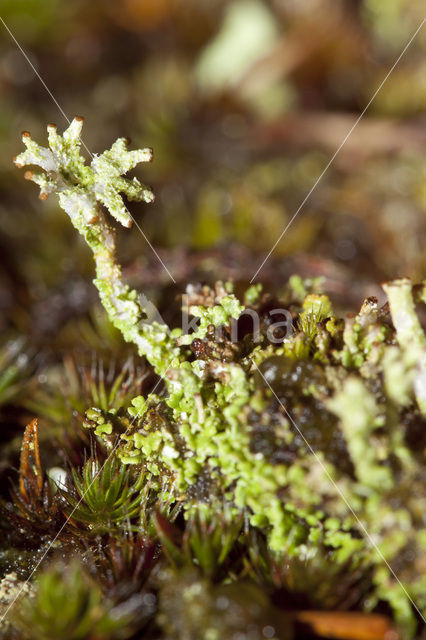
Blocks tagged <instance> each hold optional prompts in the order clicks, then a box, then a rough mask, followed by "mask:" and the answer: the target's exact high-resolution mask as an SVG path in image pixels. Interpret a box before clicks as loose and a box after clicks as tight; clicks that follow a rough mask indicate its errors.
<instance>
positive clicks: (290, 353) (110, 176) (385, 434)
mask: <svg viewBox="0 0 426 640" xmlns="http://www.w3.org/2000/svg"><path fill="white" fill-rule="evenodd" d="M80 131H81V121H79V120H74V121H73V123H72V125H71V126H70V128H69V129H68V130H67V131H66V132H65V133H64V135H63V136H62V137H61V136H59V135H58V134H57V133H56V130H55V129H53V128H51V127H50V128H49V144H50V149H46V148H44V147H40V146H39V145H37V144H36V143H35V142H33V141H32V140H31V138H30V137H29V135H28V134H26V135H25V136H24V142H25V144H26V147H27V150H26V151H25V152H24V153H23V154H21V155H20V156H18V158H17V160H16V163H17V164H18V166H23V165H26V164H32V165H38V166H39V167H41V169H42V170H43V172H42V173H39V174H31V175H30V176H29V177H31V179H32V180H34V181H35V182H36V183H37V184H39V186H40V188H41V194H42V195H43V197H44V196H46V195H47V194H48V193H51V192H56V193H58V194H59V199H60V204H61V206H62V207H63V208H64V210H65V211H66V213H67V214H68V215H69V216H70V218H71V220H72V222H73V224H74V226H75V227H76V228H77V229H78V231H79V232H80V233H81V234H82V235H83V237H84V238H85V239H86V241H87V243H88V245H89V246H90V248H91V249H92V251H93V254H94V258H95V264H96V279H95V284H96V286H97V287H98V290H99V293H100V297H101V300H102V303H103V305H104V306H105V308H106V310H107V312H108V315H109V317H110V319H111V321H112V322H113V324H114V325H115V326H116V327H117V328H119V329H120V331H121V332H122V334H123V337H124V339H125V340H126V341H128V342H131V343H133V344H135V345H136V347H137V348H138V351H139V354H140V355H142V356H145V357H146V359H147V360H148V362H149V363H150V364H151V365H152V367H153V368H154V370H155V371H156V372H157V373H158V374H160V375H162V376H163V377H164V386H165V394H164V395H162V396H161V397H159V396H155V395H147V396H141V395H138V396H137V397H136V398H135V399H134V401H133V405H132V407H131V408H130V409H129V410H128V411H127V412H124V411H123V412H122V413H120V412H114V411H110V412H103V411H100V410H96V408H94V409H93V410H91V411H90V412H88V413H87V416H86V417H87V426H91V427H92V428H94V430H95V433H96V435H97V436H98V437H99V438H100V439H102V440H104V441H105V442H106V443H107V444H108V446H109V447H111V446H112V442H118V448H117V452H118V455H119V457H120V458H121V460H122V462H123V463H126V464H132V465H136V466H137V467H138V466H140V467H143V468H144V469H145V470H146V471H147V472H148V474H150V475H151V476H152V477H153V478H156V479H157V480H158V482H160V480H161V479H162V478H164V477H165V478H167V482H168V483H170V485H172V486H173V492H174V494H173V495H174V497H175V499H176V500H178V502H179V503H181V504H183V506H184V508H185V511H186V514H187V516H191V514H193V513H194V512H198V511H199V510H200V509H201V510H202V511H203V513H205V512H210V513H213V512H214V511H215V510H216V509H217V508H218V504H223V503H226V505H227V510H228V513H229V514H231V516H232V514H234V515H235V516H236V515H237V514H241V513H244V515H245V516H246V518H247V521H248V522H250V524H251V526H252V527H256V528H257V529H259V530H260V531H261V532H262V535H265V536H266V539H267V541H268V547H269V550H270V552H271V553H272V554H273V555H274V557H275V559H276V560H278V561H279V560H280V559H283V557H284V556H285V557H286V561H287V559H288V558H295V559H297V560H298V561H300V562H301V563H306V562H307V561H308V560H310V559H311V560H312V559H313V558H316V557H318V556H319V555H320V550H321V553H322V551H323V550H324V549H327V553H332V556H330V557H332V562H333V563H334V564H337V565H338V566H339V567H340V568H342V567H345V570H347V571H350V570H352V569H354V568H360V567H363V568H365V567H367V568H369V570H370V571H371V573H372V575H373V582H374V584H375V585H376V590H375V592H374V594H372V595H371V597H370V604H371V603H373V604H374V602H375V601H377V599H379V598H381V599H385V600H388V601H389V603H390V604H391V605H392V607H393V608H394V611H395V614H396V616H397V617H398V620H399V622H400V623H403V624H404V625H405V628H406V629H407V630H408V631H406V633H407V634H409V633H410V626H411V623H412V621H413V619H414V617H413V610H412V607H411V604H410V600H409V598H408V597H407V592H408V593H409V594H410V595H411V597H412V598H413V599H415V600H417V601H418V603H419V604H418V606H425V605H426V603H425V602H424V600H422V596H421V593H422V587H423V586H424V582H422V580H423V578H422V571H421V567H422V563H424V562H425V561H426V540H425V537H426V535H425V531H426V522H425V515H424V514H425V513H426V504H425V498H423V497H422V495H423V493H422V488H421V487H422V482H421V478H422V473H421V466H420V463H419V456H418V451H416V447H417V448H418V447H422V446H424V444H425V440H424V439H423V440H422V441H421V442H420V443H416V445H415V446H413V442H412V440H413V436H412V430H413V429H414V430H415V428H416V424H417V423H416V421H418V420H422V416H421V412H422V411H423V412H424V413H426V397H425V396H426V392H425V387H426V384H425V369H426V357H425V353H426V347H425V337H424V333H423V330H422V328H421V325H420V321H419V319H418V316H417V314H416V308H415V302H414V297H413V291H412V285H411V283H410V281H408V280H398V281H395V282H394V283H388V284H387V285H385V291H386V293H387V295H388V298H389V307H390V311H389V309H387V308H386V307H379V306H378V303H377V300H375V299H373V298H368V299H367V300H366V301H365V302H364V304H363V305H362V308H361V310H360V312H359V313H358V314H357V315H352V316H348V317H346V318H345V319H344V320H343V319H341V318H338V317H336V316H335V315H334V311H333V308H332V304H331V301H330V299H329V298H328V297H327V296H326V295H325V294H323V293H321V291H320V290H319V287H320V285H319V282H318V281H316V280H311V281H303V280H302V279H301V278H300V277H298V276H293V277H292V278H291V281H290V283H289V285H288V286H287V288H286V293H285V295H286V300H287V302H288V303H289V305H290V307H291V314H290V317H291V318H293V327H294V328H293V331H292V332H289V333H288V334H287V335H285V336H283V337H282V338H281V339H280V340H279V341H278V343H273V342H272V341H271V340H270V339H269V338H268V331H267V329H268V326H269V325H268V323H269V321H270V317H268V315H267V314H266V316H265V314H264V315H263V316H262V313H264V312H263V311H262V293H261V288H260V287H258V286H254V287H250V289H249V290H248V291H247V292H246V296H245V302H246V304H247V305H250V306H251V309H252V310H254V311H257V312H259V316H261V317H262V321H261V324H260V337H259V339H257V340H254V339H252V338H251V337H250V335H247V334H245V335H244V336H243V337H239V336H238V331H237V337H236V341H237V343H238V344H237V347H238V348H237V349H235V350H234V351H233V353H232V358H231V359H230V360H231V361H229V360H226V358H222V359H220V358H219V357H217V355H216V353H220V350H219V349H218V350H217V351H215V350H214V349H213V350H210V351H206V352H204V353H203V354H202V355H204V357H203V358H202V357H199V356H200V353H201V352H200V349H201V348H202V346H203V345H200V344H198V351H197V349H194V345H195V344H196V342H195V341H197V343H202V342H203V340H204V341H205V339H206V337H207V336H208V337H209V340H212V341H214V338H213V337H211V336H210V334H211V332H210V329H211V328H213V330H215V331H216V330H217V331H218V336H220V339H221V340H228V341H230V340H231V337H230V336H231V328H232V327H231V325H232V324H235V323H237V324H238V322H239V320H238V319H239V318H240V317H241V314H242V312H243V311H244V310H245V308H246V307H245V305H244V304H242V303H241V302H240V301H239V300H238V298H237V297H236V296H235V295H234V294H233V293H232V290H231V288H230V287H229V286H223V285H220V286H217V287H216V293H214V295H213V294H211V295H210V294H208V292H207V293H206V294H205V295H204V294H203V295H204V298H206V300H207V302H205V303H203V296H201V301H200V302H199V303H197V304H190V305H189V309H188V311H189V313H190V314H191V315H193V316H196V317H198V318H199V325H198V327H197V328H196V329H195V330H194V331H193V333H190V334H186V335H181V332H180V331H179V330H177V331H176V330H175V331H170V330H169V329H168V327H167V326H165V325H163V324H160V323H152V324H149V323H148V322H146V321H145V311H144V308H143V305H141V302H140V299H139V297H138V294H137V292H136V291H134V290H132V289H130V288H129V287H128V286H127V285H126V284H125V283H124V282H123V279H122V274H121V269H120V266H119V264H118V262H117V260H116V256H115V240H114V233H113V231H112V229H111V227H110V226H109V224H108V222H107V221H106V219H105V214H104V212H103V210H102V208H101V206H100V204H102V205H104V206H105V207H106V208H107V209H108V210H109V212H110V213H111V215H112V216H113V217H114V218H116V219H117V220H118V221H119V222H121V223H122V224H124V225H125V226H128V224H129V220H130V218H129V215H128V213H127V210H126V209H125V207H124V204H123V200H122V197H121V195H120V194H122V193H124V194H125V195H126V196H127V197H128V198H129V199H143V200H145V201H149V200H150V199H152V198H151V194H150V192H149V191H148V190H147V189H146V188H145V187H143V186H142V185H141V184H140V183H139V182H138V181H136V180H135V179H133V180H132V181H128V180H126V179H125V178H123V177H122V174H123V173H126V172H127V171H128V170H129V169H131V168H133V167H134V166H135V165H136V164H137V163H139V162H141V161H146V160H149V159H150V152H149V151H147V150H142V151H130V152H129V151H127V149H126V144H125V141H124V140H122V139H120V140H118V141H117V142H116V143H115V144H114V145H113V146H112V147H111V149H110V150H109V151H106V152H104V153H103V154H101V155H100V156H97V157H95V158H94V159H93V161H92V163H91V165H90V166H86V165H85V163H84V159H83V158H82V156H81V155H80V153H79V144H80V142H79V135H80ZM217 292H219V293H220V295H219V294H218V293H217ZM197 295H198V294H197ZM416 295H418V294H416ZM193 297H194V299H197V296H196V295H195V294H194V296H193ZM199 297H200V296H199ZM419 299H421V295H420V296H419ZM237 328H238V327H237ZM218 339H219V338H218ZM208 347H209V348H210V346H209V345H208ZM413 425H414V426H413ZM157 480H155V481H157ZM342 496H344V499H343V498H342ZM355 514H356V515H355ZM366 530H367V531H368V532H369V534H370V536H371V537H368V536H366V533H365V531H366ZM372 540H373V541H374V545H372V544H371V541H372ZM377 549H380V553H379V552H378V550H377ZM407 550H408V551H407ZM409 551H410V552H409ZM383 557H384V558H385V559H386V562H387V563H389V566H388V565H387V564H386V563H385V562H384V561H383ZM401 558H403V560H401ZM393 566H395V567H396V569H395V571H396V570H398V572H400V574H401V581H402V582H403V585H404V587H405V589H406V590H407V592H406V591H404V589H402V588H401V585H400V584H399V583H398V582H397V581H396V580H395V577H394V575H393V574H392V573H391V572H390V570H389V567H391V568H392V567H393ZM423 566H424V565H423Z"/></svg>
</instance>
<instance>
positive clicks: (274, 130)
mask: <svg viewBox="0 0 426 640" xmlns="http://www.w3.org/2000/svg"><path fill="white" fill-rule="evenodd" d="M0 9H1V10H0V16H1V17H2V19H3V20H4V21H5V23H6V24H7V25H8V27H9V28H10V30H11V31H12V33H13V34H14V36H15V38H16V39H17V41H18V42H19V44H20V45H21V46H22V47H23V49H24V50H25V52H26V53H27V54H28V56H29V58H30V60H31V63H32V64H33V65H34V67H35V69H36V70H37V71H38V73H39V74H40V75H41V77H42V78H43V80H44V81H45V82H46V84H47V86H48V87H49V89H50V90H51V92H52V93H53V95H54V97H55V99H56V100H57V102H58V103H59V104H60V105H61V107H62V108H63V110H64V111H65V112H66V114H67V115H68V116H69V117H70V118H72V116H73V115H75V114H79V115H84V116H85V127H84V130H83V133H84V142H85V144H86V145H87V147H88V148H89V149H90V150H91V151H92V152H93V153H96V152H101V151H103V150H104V149H105V148H106V147H108V146H109V145H110V144H111V143H112V142H113V141H114V140H115V139H116V137H118V136H126V137H130V138H131V140H132V145H133V146H134V147H140V146H150V147H153V149H154V154H155V159H154V162H153V163H152V164H151V165H147V166H142V167H140V168H139V169H138V171H137V175H138V176H139V177H140V178H141V179H142V180H143V181H145V182H146V183H147V184H149V185H150V186H152V187H153V189H154V191H155V193H156V201H155V203H154V204H152V205H135V204H132V205H131V207H130V208H131V212H132V214H133V215H134V217H135V218H136V219H137V221H138V223H139V224H140V226H141V228H142V229H143V231H144V233H145V234H146V236H147V237H148V238H149V239H150V241H151V242H152V244H153V245H154V246H155V247H156V249H157V250H158V252H159V254H160V255H161V257H162V259H163V260H164V262H165V264H166V265H167V267H168V269H169V270H170V272H171V273H172V274H173V276H174V278H175V279H176V281H177V284H176V285H173V284H172V282H171V280H170V278H169V276H168V275H167V273H166V272H165V270H164V269H163V268H162V266H161V264H160V263H159V261H158V260H157V258H156V257H155V256H154V254H153V252H152V251H151V250H150V248H149V247H148V246H147V243H146V242H145V240H144V239H143V237H142V236H141V234H140V233H139V232H138V230H137V229H136V228H135V227H134V228H133V230H132V232H128V231H120V232H119V247H120V258H121V260H122V262H123V264H124V265H125V270H126V275H127V277H128V279H129V281H130V282H131V283H132V284H134V285H136V286H138V287H140V288H141V289H143V290H144V291H145V292H146V293H148V295H149V296H151V297H152V299H153V300H154V301H155V302H156V304H157V305H158V306H159V307H160V309H161V311H162V313H163V315H164V317H165V318H166V319H169V317H168V316H172V315H173V313H174V312H172V311H171V310H170V307H171V306H172V305H171V302H173V299H174V297H175V296H176V295H177V293H178V292H179V291H182V290H183V289H184V287H185V285H186V283H187V282H188V281H191V280H200V279H201V280H206V281H209V280H214V279H216V278H218V277H219V278H226V277H232V278H234V279H235V280H236V281H237V282H240V283H243V284H244V283H247V282H248V281H249V280H250V278H251V277H252V276H253V274H254V273H255V271H256V270H257V268H258V267H259V266H260V264H261V262H262V260H263V258H264V257H265V255H266V253H267V252H268V251H269V250H270V248H271V247H272V245H273V244H274V242H275V241H276V239H277V237H278V236H279V234H280V233H281V231H282V230H283V229H284V227H285V226H286V224H287V223H288V222H289V220H290V219H291V217H292V215H293V214H294V213H295V211H296V210H297V208H298V206H299V205H300V203H301V202H302V201H303V199H304V198H305V196H306V194H307V193H308V191H309V190H310V188H311V187H312V185H313V184H314V182H315V181H316V179H317V177H318V176H319V175H320V174H321V172H322V170H323V169H324V168H325V166H326V165H327V163H328V161H329V159H330V157H331V156H332V154H333V153H334V151H335V150H336V149H337V147H338V146H339V144H340V143H341V141H342V140H343V138H344V137H345V135H346V133H347V132H348V131H349V129H350V128H351V126H352V124H353V123H354V122H355V120H356V118H357V117H358V115H359V114H360V113H361V112H362V110H363V108H364V107H365V105H366V104H367V103H368V101H369V99H370V97H371V96H372V95H373V94H374V92H375V90H376V89H377V87H378V86H379V84H380V83H381V82H382V80H383V78H384V77H385V75H386V73H387V72H388V70H389V69H390V67H391V66H392V64H393V63H394V61H395V60H396V58H397V57H398V55H399V54H400V52H401V51H402V49H403V48H404V46H405V44H406V43H407V42H408V40H409V39H410V37H411V36H412V35H413V33H414V32H415V30H416V29H417V27H418V26H419V24H420V23H421V21H422V19H423V18H424V17H425V15H424V13H425V5H424V2H423V0H386V2H383V1H382V0H303V2H302V1H298V0H264V1H262V0H226V1H225V0H120V2H117V0H91V1H90V2H87V0H72V2H64V1H62V0H42V1H41V0H1V2H0ZM425 113H426V27H424V28H423V29H422V30H421V31H420V32H419V34H418V35H417V37H416V38H415V40H414V42H413V43H412V44H411V46H410V47H409V49H408V50H407V52H406V54H405V55H404V57H403V59H402V60H401V62H400V63H399V64H398V66H397V68H396V69H395V71H394V72H393V73H392V74H391V76H390V77H389V79H388V80H387V82H386V84H385V85H384V86H383V88H382V89H381V91H380V92H379V94H378V95H377V97H376V99H375V100H374V102H373V104H372V105H371V107H370V108H369V110H368V112H367V113H366V115H365V116H364V117H363V119H362V121H361V122H360V124H359V125H358V126H357V128H356V129H355V131H354V132H353V134H352V135H351V137H350V138H349V140H348V141H347V143H346V144H345V146H344V147H343V149H342V151H341V152H340V154H339V155H338V157H337V158H336V160H335V162H334V163H333V165H332V166H331V167H330V169H329V170H328V171H327V173H326V175H325V176H324V178H323V179H322V180H321V182H320V183H319V185H318V187H317V188H316V189H315V191H314V192H313V193H312V195H311V196H310V198H309V200H308V201H307V203H306V205H305V206H304V207H303V209H302V210H301V212H300V214H299V215H298V217H297V219H296V220H295V221H294V223H293V224H292V226H291V228H290V229H289V230H288V232H287V233H286V234H285V236H284V238H283V239H282V241H281V242H280V243H279V245H278V246H277V247H276V249H275V251H274V253H273V255H272V256H271V258H270V259H269V260H268V261H267V263H266V264H265V266H264V267H263V268H262V270H261V271H260V273H259V275H258V277H257V279H258V280H263V281H264V282H265V283H266V286H269V287H274V288H277V287H278V288H279V287H280V286H283V284H284V283H285V280H286V278H287V277H288V276H289V275H291V274H292V273H295V272H298V273H301V274H302V275H303V276H305V277H314V276H319V275H323V276H325V278H326V285H325V286H326V289H327V290H328V291H329V292H330V293H331V294H332V295H333V297H334V299H335V300H337V302H338V303H339V304H341V305H342V307H352V306H353V307H354V308H357V307H358V306H359V304H360V302H361V300H362V298H363V296H364V295H367V294H371V293H377V292H378V291H379V284H380V282H381V281H383V280H386V279H389V278H393V277H396V276H402V275H404V276H410V277H412V278H413V279H414V280H419V279H420V278H421V277H422V276H423V277H424V274H425V267H426V252H425V247H426V243H425V231H426V222H425V208H426V154H425V150H426V117H425ZM47 122H55V123H56V124H57V125H58V127H60V128H62V127H64V126H66V121H65V119H64V117H63V116H62V115H61V113H60V111H59V109H58V107H57V106H56V104H55V103H54V101H53V100H52V98H51V96H50V95H49V94H48V93H47V91H46V89H45V88H44V87H43V85H42V83H41V82H40V80H39V79H38V78H37V77H36V75H35V73H34V71H33V70H32V69H31V67H30V66H29V64H28V62H27V61H26V60H25V58H24V57H23V55H22V53H21V51H20V50H19V49H18V47H17V45H16V43H15V42H14V41H13V39H12V38H11V36H10V34H9V33H8V32H7V30H6V29H5V28H4V26H3V25H1V24H0V138H1V146H0V149H1V151H0V203H1V204H0V252H1V263H2V270H1V275H0V311H1V323H0V329H1V330H2V331H3V335H5V336H6V337H8V336H9V334H11V335H15V334H16V333H23V334H26V335H27V336H28V335H30V336H31V340H32V341H34V343H35V344H39V343H40V342H42V343H44V344H45V343H49V344H53V343H55V341H56V342H57V341H58V340H59V342H61V344H66V343H67V341H68V344H70V343H72V341H75V340H76V333H78V331H80V330H81V331H82V332H83V337H82V338H81V339H82V340H83V341H84V340H87V331H89V329H87V326H86V325H84V326H85V327H86V328H85V329H84V330H83V329H81V326H82V325H81V321H82V319H84V318H86V319H87V317H88V315H90V313H92V316H93V312H90V310H91V309H92V308H93V304H94V303H95V301H96V293H95V291H94V288H93V287H92V285H91V284H90V280H91V278H92V274H93V266H92V260H91V256H90V255H89V252H88V251H87V249H86V247H85V246H84V245H83V243H82V242H81V241H80V239H79V238H78V237H77V234H76V233H75V232H74V230H73V229H72V227H71V225H70V224H69V221H68V219H67V217H66V216H65V215H64V214H63V213H62V212H60V211H59V208H58V204H57V201H56V198H55V197H52V196H51V197H50V198H49V200H48V201H47V202H44V203H41V202H39V201H38V200H37V197H36V189H35V187H34V185H32V184H29V183H26V182H24V180H23V174H22V171H19V170H18V169H16V168H15V167H14V166H13V164H12V157H13V156H14V155H16V154H17V153H19V152H20V151H21V148H22V145H21V142H20V137H19V134H20V132H21V130H23V129H26V130H29V131H31V133H32V135H33V137H34V138H35V139H36V140H38V141H42V140H43V139H45V125H46V123H47ZM96 313H98V312H96ZM99 313H101V312H99ZM99 313H98V315H97V316H96V314H95V316H96V317H95V319H93V317H91V320H90V322H91V324H92V325H93V323H94V324H95V325H96V323H101V322H102V318H101V316H99ZM96 318H97V319H96ZM76 327H77V329H76ZM79 327H80V329H78V328H79ZM95 329H96V327H95ZM84 331H86V334H84ZM98 333H99V332H98Z"/></svg>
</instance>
